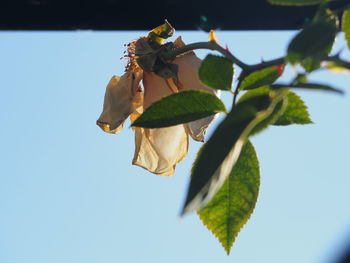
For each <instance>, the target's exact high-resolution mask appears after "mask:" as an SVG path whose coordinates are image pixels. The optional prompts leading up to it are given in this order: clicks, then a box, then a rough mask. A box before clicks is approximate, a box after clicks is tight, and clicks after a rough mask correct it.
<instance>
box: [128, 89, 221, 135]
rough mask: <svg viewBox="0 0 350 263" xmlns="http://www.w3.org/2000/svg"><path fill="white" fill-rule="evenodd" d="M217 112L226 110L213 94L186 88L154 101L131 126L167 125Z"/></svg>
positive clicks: (152, 126)
mask: <svg viewBox="0 0 350 263" xmlns="http://www.w3.org/2000/svg"><path fill="white" fill-rule="evenodd" d="M218 112H226V108H225V105H224V104H223V103H222V101H221V100H220V99H218V98H217V97H216V96H215V95H213V94H210V93H208V92H203V91H198V90H186V91H181V92H179V93H174V94H172V95H169V96H167V97H164V98H162V99H161V100H159V101H156V102H154V103H153V104H152V105H151V106H149V107H148V108H147V109H146V110H145V111H144V113H143V114H141V116H140V117H139V118H138V119H136V121H135V122H134V123H133V124H132V126H136V127H144V128H162V127H169V126H173V125H177V124H181V123H186V122H190V121H194V120H198V119H201V118H204V117H207V116H210V115H213V114H215V113H218Z"/></svg>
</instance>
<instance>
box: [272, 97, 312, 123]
mask: <svg viewBox="0 0 350 263" xmlns="http://www.w3.org/2000/svg"><path fill="white" fill-rule="evenodd" d="M287 102H288V103H287V107H286V110H285V111H284V113H283V114H282V116H280V117H279V118H278V120H277V121H276V122H275V123H274V125H290V124H309V123H312V120H311V119H310V115H309V112H308V110H307V107H306V105H305V103H304V101H303V100H302V99H301V98H300V97H299V96H298V95H297V94H295V93H294V92H292V91H289V92H288V94H287Z"/></svg>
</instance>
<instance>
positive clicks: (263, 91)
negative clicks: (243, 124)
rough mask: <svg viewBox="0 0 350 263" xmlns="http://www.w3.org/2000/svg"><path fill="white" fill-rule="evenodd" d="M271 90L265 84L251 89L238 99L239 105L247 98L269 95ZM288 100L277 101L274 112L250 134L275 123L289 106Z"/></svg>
mask: <svg viewBox="0 0 350 263" xmlns="http://www.w3.org/2000/svg"><path fill="white" fill-rule="evenodd" d="M270 92H271V89H270V88H269V87H268V86H263V87H260V88H258V89H254V90H249V91H247V92H246V93H244V94H243V95H242V96H241V97H240V98H239V100H238V102H237V105H239V104H240V103H242V102H244V101H245V100H247V99H250V98H253V97H256V96H260V95H269V94H270ZM287 104H288V101H287V99H286V97H285V98H283V99H282V100H281V101H280V102H279V103H277V105H276V107H275V108H274V110H273V112H272V113H271V115H270V116H268V117H267V118H266V119H265V120H263V121H261V122H260V123H259V124H257V125H256V126H255V127H254V129H253V130H252V131H251V133H250V135H255V134H257V133H259V132H261V131H262V130H264V129H266V128H267V127H268V126H269V125H271V124H274V123H275V122H276V121H277V120H278V119H279V118H280V117H281V116H282V115H283V113H284V111H285V110H286V108H287Z"/></svg>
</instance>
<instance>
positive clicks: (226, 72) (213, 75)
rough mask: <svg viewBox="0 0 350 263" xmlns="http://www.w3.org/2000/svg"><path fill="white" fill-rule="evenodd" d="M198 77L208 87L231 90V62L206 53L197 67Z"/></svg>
mask: <svg viewBox="0 0 350 263" xmlns="http://www.w3.org/2000/svg"><path fill="white" fill-rule="evenodd" d="M198 74H199V79H200V80H201V81H202V82H203V83H204V84H205V85H206V86H208V87H209V88H212V89H221V90H231V86H232V79H233V64H232V62H231V61H229V60H228V59H226V58H224V57H221V56H214V55H210V54H209V55H208V56H206V58H205V59H204V60H203V61H202V64H201V66H200V68H199V72H198Z"/></svg>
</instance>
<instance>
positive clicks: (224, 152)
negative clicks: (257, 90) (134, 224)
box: [182, 90, 286, 214]
mask: <svg viewBox="0 0 350 263" xmlns="http://www.w3.org/2000/svg"><path fill="white" fill-rule="evenodd" d="M285 93H286V91H285V90H279V91H278V92H277V93H273V94H272V96H269V95H260V96H255V97H252V98H249V99H247V100H245V101H243V102H242V103H240V104H237V105H236V106H235V107H234V108H233V110H232V111H231V112H230V113H229V114H228V115H227V116H226V118H225V119H224V120H223V121H222V122H221V123H220V124H219V126H218V127H217V129H216V130H215V132H214V133H213V135H212V136H211V137H210V139H209V140H208V141H207V143H206V144H205V145H204V146H203V150H202V152H201V154H200V156H199V158H198V161H197V163H196V165H194V166H193V169H192V171H191V174H192V175H191V181H190V185H189V188H188V192H187V196H186V201H185V204H184V207H183V210H182V214H185V213H187V212H190V211H197V210H199V209H201V208H203V207H204V206H205V205H206V204H207V203H208V202H209V201H210V200H211V198H212V197H213V196H214V195H215V194H216V192H217V191H218V190H219V188H220V187H221V186H222V184H223V183H224V181H225V180H226V178H227V177H228V175H229V173H230V172H231V170H232V168H233V167H234V165H235V164H236V161H237V159H238V157H239V155H240V153H241V150H242V147H243V146H244V144H245V143H246V141H247V139H248V137H249V135H250V133H251V132H252V130H253V129H254V128H255V127H256V126H257V125H258V124H259V123H260V122H261V121H263V120H265V119H266V118H267V117H269V116H270V115H271V114H272V112H273V110H274V108H275V107H276V105H277V104H278V103H279V102H280V101H281V100H282V99H283V96H284V95H285Z"/></svg>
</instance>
